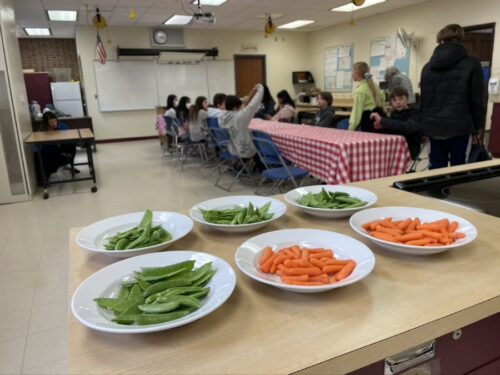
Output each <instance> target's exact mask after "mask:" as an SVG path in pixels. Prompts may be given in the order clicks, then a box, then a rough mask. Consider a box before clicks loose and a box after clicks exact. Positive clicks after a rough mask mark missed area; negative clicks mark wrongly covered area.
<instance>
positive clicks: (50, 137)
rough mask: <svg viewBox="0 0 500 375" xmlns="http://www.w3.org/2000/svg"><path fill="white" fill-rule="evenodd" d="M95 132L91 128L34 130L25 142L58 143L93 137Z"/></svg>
mask: <svg viewBox="0 0 500 375" xmlns="http://www.w3.org/2000/svg"><path fill="white" fill-rule="evenodd" d="M93 138H94V133H93V132H92V130H90V129H89V128H82V129H68V130H58V131H44V132H32V133H31V134H30V135H29V136H28V137H27V138H26V139H25V141H24V142H25V143H57V142H62V141H78V140H80V139H93Z"/></svg>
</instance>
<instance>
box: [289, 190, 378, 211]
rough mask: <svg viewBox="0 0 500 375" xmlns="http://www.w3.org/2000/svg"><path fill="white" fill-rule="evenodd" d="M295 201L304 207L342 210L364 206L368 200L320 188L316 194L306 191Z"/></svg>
mask: <svg viewBox="0 0 500 375" xmlns="http://www.w3.org/2000/svg"><path fill="white" fill-rule="evenodd" d="M297 203H298V204H300V205H301V206H305V207H313V208H325V209H331V210H342V209H349V208H359V207H363V206H366V205H367V204H368V202H365V201H362V200H361V199H358V198H355V197H351V196H350V195H349V194H347V193H344V192H340V191H337V192H329V191H326V190H325V189H321V192H319V193H317V194H313V193H307V194H304V195H303V196H302V197H300V198H299V199H297Z"/></svg>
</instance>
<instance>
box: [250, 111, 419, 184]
mask: <svg viewBox="0 0 500 375" xmlns="http://www.w3.org/2000/svg"><path fill="white" fill-rule="evenodd" d="M250 130H258V131H262V132H265V133H268V134H269V135H270V136H271V138H272V140H273V142H274V143H276V145H277V146H278V147H279V149H280V151H281V152H282V153H283V155H284V156H285V157H286V158H287V159H289V160H291V161H292V162H293V163H294V164H296V165H297V166H298V167H300V168H302V169H305V170H307V171H309V173H310V174H311V175H313V176H314V177H317V178H320V179H321V180H323V181H325V182H327V183H329V184H346V183H349V182H356V181H365V180H371V179H374V178H381V177H388V176H395V175H400V174H403V173H405V172H406V170H407V168H408V167H409V165H410V163H411V157H410V153H409V151H408V144H407V143H406V139H405V138H404V137H402V136H399V135H386V134H377V133H364V132H353V131H348V130H339V129H330V128H320V127H317V126H309V125H290V124H283V123H279V122H271V121H265V122H264V121H261V120H252V122H251V123H250Z"/></svg>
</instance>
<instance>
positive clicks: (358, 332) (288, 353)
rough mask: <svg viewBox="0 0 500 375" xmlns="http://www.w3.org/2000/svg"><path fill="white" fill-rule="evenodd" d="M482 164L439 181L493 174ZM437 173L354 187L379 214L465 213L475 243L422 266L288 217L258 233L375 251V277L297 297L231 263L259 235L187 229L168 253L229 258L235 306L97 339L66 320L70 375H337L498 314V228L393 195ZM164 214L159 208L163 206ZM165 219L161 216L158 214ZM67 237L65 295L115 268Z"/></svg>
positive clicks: (424, 260)
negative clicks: (474, 172)
mask: <svg viewBox="0 0 500 375" xmlns="http://www.w3.org/2000/svg"><path fill="white" fill-rule="evenodd" d="M498 164H500V162H498V161H496V162H486V163H480V164H479V163H478V164H476V165H473V166H471V165H469V166H466V167H457V168H450V169H448V170H446V171H445V172H451V171H458V170H465V169H471V168H479V167H484V166H487V165H498ZM443 171H444V170H441V171H434V172H425V173H421V174H410V175H405V176H399V177H398V176H397V177H391V178H385V179H381V180H372V181H365V182H360V183H356V184H354V185H356V186H362V187H366V188H367V189H369V190H371V191H373V192H375V193H376V194H377V195H378V197H379V202H378V206H397V205H408V206H415V207H423V208H432V209H437V210H442V211H446V212H449V213H452V214H456V215H460V216H462V217H464V218H465V219H467V220H469V221H471V222H472V223H474V224H475V225H476V226H477V228H478V230H479V236H478V238H477V240H476V241H475V242H474V243H473V244H471V245H469V246H467V247H464V248H460V249H459V250H456V251H449V252H446V253H442V254H438V255H434V256H429V257H409V256H400V255H392V254H388V253H386V252H384V251H383V250H381V249H379V248H377V247H376V246H374V245H371V244H369V243H368V242H367V241H365V240H364V239H363V238H361V237H360V236H358V235H356V234H355V233H354V232H353V231H352V230H351V229H350V228H349V224H348V220H347V219H340V220H323V219H317V218H314V217H309V216H306V215H304V214H300V213H299V212H298V211H296V210H295V209H294V208H292V207H289V212H288V213H287V214H286V215H285V216H284V217H283V218H282V220H280V221H278V222H277V223H275V224H272V225H269V226H267V227H265V228H264V229H263V230H261V231H260V232H265V231H273V230H278V229H284V228H318V229H326V230H332V231H336V232H340V233H345V234H347V235H350V236H353V237H355V238H357V239H359V240H361V241H363V242H366V243H367V245H368V246H369V247H370V248H371V249H372V250H373V251H374V253H375V257H376V265H375V269H374V271H373V273H372V274H371V275H370V276H369V277H367V278H366V279H364V280H363V281H362V282H359V283H357V284H354V285H352V286H349V287H345V288H340V289H336V290H334V291H332V292H328V293H321V294H309V295H306V294H294V293H288V292H284V291H282V290H278V289H276V288H273V287H271V286H267V285H264V284H261V283H258V282H255V281H253V280H251V279H249V278H248V277H246V276H245V275H243V274H242V273H241V272H239V270H237V268H236V266H235V263H234V254H235V250H236V248H237V247H238V246H239V245H240V244H241V243H243V242H244V241H245V240H246V239H247V238H249V237H251V236H253V235H256V234H258V233H260V232H259V231H258V232H256V233H253V234H245V235H224V234H219V233H217V232H207V231H202V230H200V227H199V226H198V225H195V229H194V231H193V232H192V233H191V234H190V235H188V236H187V237H186V238H185V239H183V240H182V241H180V242H178V243H176V244H175V245H174V246H173V247H172V249H175V250H183V249H185V250H188V249H194V250H201V251H206V252H210V253H213V254H215V255H217V256H220V257H222V258H224V259H225V260H227V261H228V262H229V263H230V264H231V265H232V266H233V267H234V268H235V271H236V273H237V278H238V280H237V286H236V289H235V291H234V294H233V295H232V296H231V298H230V299H229V300H228V301H227V302H226V303H225V304H224V305H223V306H221V307H220V308H219V309H218V310H216V311H215V312H214V313H212V314H210V315H208V316H206V317H205V318H203V319H201V320H199V321H197V322H194V323H192V324H189V325H187V326H183V327H180V328H177V329H174V330H170V331H164V332H159V333H155V334H144V335H113V334H106V333H100V332H95V331H92V330H90V329H87V328H86V327H84V326H82V325H81V324H80V323H78V322H77V321H76V320H75V319H74V318H73V317H72V316H71V317H70V319H69V372H70V373H71V374H109V373H130V374H132V373H134V374H137V373H140V374H148V373H172V374H174V373H175V374H187V373H190V374H215V373H224V374H242V373H244V374H250V373H251V374H278V373H280V374H282V373H294V372H301V373H304V374H313V373H314V374H323V373H324V374H338V373H345V372H348V371H352V370H354V369H357V368H360V367H363V366H365V365H368V364H370V363H372V362H375V361H377V360H380V359H383V358H385V357H387V356H389V355H391V354H395V353H398V352H400V351H402V350H404V349H406V348H409V347H412V346H415V345H418V344H420V343H422V342H424V341H427V340H430V339H432V338H435V337H438V336H441V335H443V334H446V333H449V332H451V331H453V330H454V329H457V328H460V327H463V326H465V325H468V324H470V323H473V322H475V321H478V320H481V319H483V318H485V317H487V316H490V315H493V314H494V313H496V312H498V311H500V282H499V277H498V270H499V269H500V241H499V240H498V237H497V236H496V232H498V228H499V225H500V219H498V218H494V217H491V216H487V215H484V214H481V213H478V212H475V211H471V210H467V209H464V208H460V207H458V206H453V205H449V204H446V203H444V202H441V201H438V200H434V199H431V198H425V197H421V196H419V195H414V194H411V193H407V192H403V191H399V190H396V189H392V188H390V185H391V184H392V182H394V181H401V180H403V179H414V178H417V177H419V176H429V175H433V174H441V173H443ZM159 204H160V203H159ZM155 208H156V209H168V207H164V206H161V204H160V205H159V206H158V207H155ZM77 232H78V230H77V229H73V230H72V231H71V235H70V256H69V257H70V260H69V283H70V284H69V292H70V295H71V294H72V293H73V291H74V290H75V289H76V288H77V287H78V285H79V284H80V282H81V281H83V280H84V279H85V278H86V277H88V276H89V275H91V274H92V273H93V272H95V271H97V270H99V269H101V268H102V267H104V266H106V265H108V264H110V263H111V262H114V260H113V259H112V258H108V257H104V256H99V255H89V254H88V253H86V252H85V251H84V250H82V249H80V248H78V246H77V245H76V244H75V242H74V238H75V235H76V233H77Z"/></svg>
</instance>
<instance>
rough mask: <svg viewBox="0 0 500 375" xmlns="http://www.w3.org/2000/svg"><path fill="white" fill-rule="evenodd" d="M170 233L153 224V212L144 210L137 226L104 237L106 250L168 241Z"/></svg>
mask: <svg viewBox="0 0 500 375" xmlns="http://www.w3.org/2000/svg"><path fill="white" fill-rule="evenodd" d="M171 239H172V235H171V234H170V233H168V232H167V231H166V230H165V229H164V228H163V227H162V226H161V225H156V226H153V212H152V211H151V210H149V209H148V210H146V212H145V213H144V216H143V217H142V220H141V222H140V223H139V225H138V226H136V227H134V228H132V229H129V230H127V231H126V232H123V233H117V234H115V235H114V236H111V237H109V238H107V239H106V243H105V245H104V247H105V248H106V250H131V249H138V248H143V247H149V246H154V245H159V244H161V243H163V242H167V241H170V240H171Z"/></svg>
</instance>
